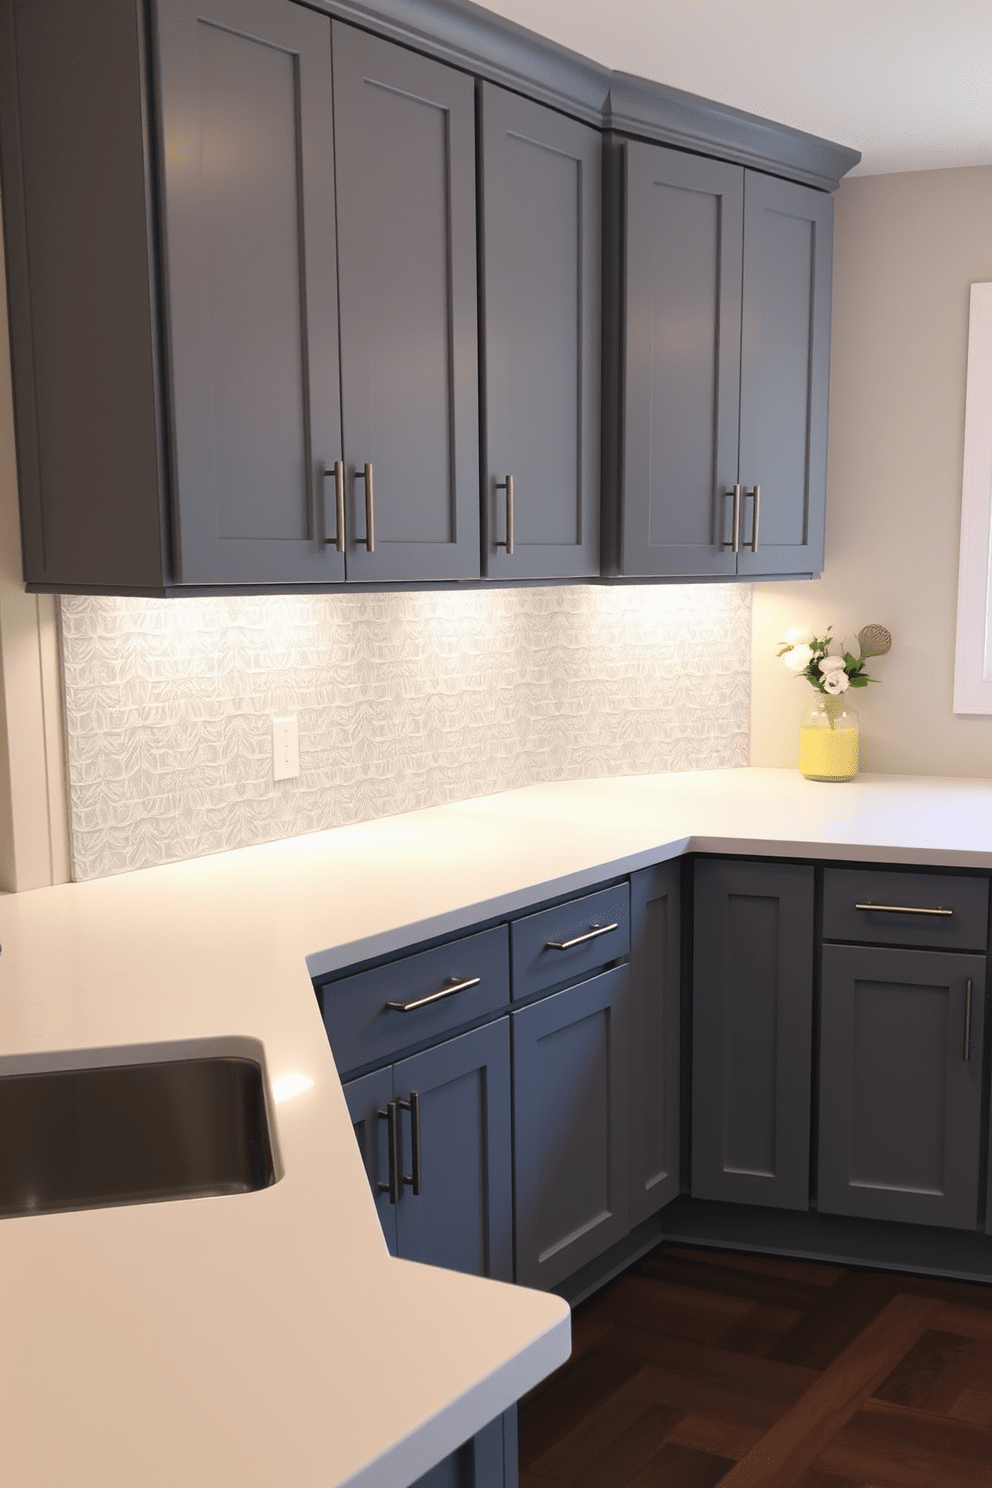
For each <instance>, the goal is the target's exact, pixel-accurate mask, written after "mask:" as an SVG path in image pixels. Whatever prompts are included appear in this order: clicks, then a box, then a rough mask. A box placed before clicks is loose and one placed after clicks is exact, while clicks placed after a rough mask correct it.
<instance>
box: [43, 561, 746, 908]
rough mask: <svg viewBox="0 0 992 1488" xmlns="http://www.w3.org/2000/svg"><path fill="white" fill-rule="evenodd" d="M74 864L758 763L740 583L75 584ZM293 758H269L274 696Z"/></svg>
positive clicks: (66, 653) (68, 631) (106, 867)
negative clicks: (296, 757) (460, 587)
mask: <svg viewBox="0 0 992 1488" xmlns="http://www.w3.org/2000/svg"><path fill="white" fill-rule="evenodd" d="M62 637H63V657H64V668H65V701H66V720H67V725H66V726H67V734H68V756H69V780H70V794H71V815H72V847H73V859H74V873H75V877H76V878H77V879H88V878H98V877H102V876H104V875H106V874H112V873H122V872H124V871H126V870H127V869H131V868H141V867H145V866H148V865H151V864H154V863H164V862H169V861H171V860H174V859H178V858H190V857H196V856H199V855H200V854H203V853H212V852H220V851H222V850H223V849H225V848H231V847H243V846H246V845H248V844H250V843H256V842H267V841H270V840H272V839H273V838H277V837H290V836H295V835H296V834H298V833H301V832H314V831H319V830H321V829H322V828H325V827H333V826H340V825H343V824H345V823H347V822H355V821H365V820H368V819H370V818H372V817H377V816H388V815H392V814H393V813H395V812H401V811H412V810H415V809H416V808H418V807H424V806H436V805H440V804H442V803H443V802H446V801H455V800H463V799H465V798H467V797H470V796H478V795H487V794H489V793H490V792H493V791H501V790H508V789H510V788H512V787H514V786H520V785H528V784H531V783H533V782H537V781H545V780H565V779H583V778H588V777H591V776H598V775H635V774H642V773H646V772H650V771H662V770H689V769H704V768H706V769H712V768H720V767H725V768H727V767H730V766H733V765H742V764H746V763H747V749H748V706H749V681H750V647H751V589H750V586H747V585H732V584H728V585H703V584H699V585H684V586H670V585H657V586H652V587H648V586H645V587H634V586H627V585H623V586H616V587H612V588H606V587H600V586H568V587H560V588H543V589H542V588H538V589H499V590H487V591H483V590H473V591H469V592H464V593H459V592H455V591H444V592H440V591H434V592H430V593H421V594H344V595H318V596H314V595H304V596H285V597H274V596H268V595H266V596H251V597H237V598H229V599H171V600H170V599H116V598H113V599H107V598H94V597H88V596H87V597H77V596H64V597H63V598H62ZM286 713H296V714H297V715H298V717H299V731H300V776H299V779H295V780H284V781H279V782H278V783H274V782H273V780H272V730H271V718H272V715H273V714H286Z"/></svg>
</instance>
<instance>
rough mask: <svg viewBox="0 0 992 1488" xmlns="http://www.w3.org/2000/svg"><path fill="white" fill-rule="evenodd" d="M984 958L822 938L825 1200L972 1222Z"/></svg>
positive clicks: (877, 1215) (942, 1221) (851, 1208)
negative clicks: (835, 942) (836, 942)
mask: <svg viewBox="0 0 992 1488" xmlns="http://www.w3.org/2000/svg"><path fill="white" fill-rule="evenodd" d="M981 887H982V888H984V885H981ZM914 928H915V927H914ZM985 964H986V963H985V957H984V956H977V955H962V954H955V953H953V952H950V951H926V950H916V949H911V950H907V949H896V948H892V947H888V946H885V947H883V946H863V945H861V946H857V945H826V946H824V948H823V993H822V1014H821V1023H820V1121H819V1172H818V1200H817V1202H818V1207H819V1209H820V1210H821V1211H823V1212H825V1213H830V1214H854V1215H861V1216H864V1217H866V1218H873V1219H896V1220H907V1221H911V1222H914V1223H916V1224H925V1225H950V1226H954V1227H956V1228H960V1229H975V1228H977V1225H978V1222H979V1216H978V1197H979V1167H980V1150H981V1125H982V1120H981V1117H982V1074H983V1052H984V1026H985Z"/></svg>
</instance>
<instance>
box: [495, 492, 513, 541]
mask: <svg viewBox="0 0 992 1488" xmlns="http://www.w3.org/2000/svg"><path fill="white" fill-rule="evenodd" d="M496 489H497V491H505V492H506V542H496V543H493V547H494V548H505V549H506V556H507V557H508V558H510V557H512V556H513V476H512V475H508V476H507V477H506V480H505V481H497V482H496Z"/></svg>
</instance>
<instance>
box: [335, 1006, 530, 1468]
mask: <svg viewBox="0 0 992 1488" xmlns="http://www.w3.org/2000/svg"><path fill="white" fill-rule="evenodd" d="M508 1022H509V1020H508V1019H507V1018H505V1017H503V1018H498V1019H497V1020H496V1021H495V1022H494V1023H489V1024H487V1025H485V1026H484V1027H482V1028H476V1029H473V1030H472V1031H471V1032H469V1033H465V1034H461V1035H459V1036H458V1037H455V1038H451V1039H448V1040H446V1041H445V1042H444V1043H441V1044H438V1045H436V1046H435V1047H434V1048H431V1049H426V1050H424V1051H423V1052H422V1053H419V1054H414V1055H412V1056H411V1057H410V1058H409V1059H402V1060H399V1061H398V1062H397V1063H396V1064H394V1065H390V1066H387V1067H386V1068H384V1069H380V1070H375V1071H373V1072H372V1073H371V1074H368V1075H362V1076H360V1077H359V1078H358V1079H356V1080H351V1081H349V1082H348V1083H347V1084H346V1085H345V1086H344V1093H345V1099H346V1101H347V1103H348V1110H349V1112H350V1114H351V1118H352V1122H353V1123H354V1126H355V1134H356V1136H357V1138H358V1142H359V1146H360V1147H361V1149H362V1154H363V1157H364V1160H365V1168H366V1172H367V1173H368V1175H369V1181H370V1184H371V1186H372V1189H373V1192H376V1191H378V1192H377V1198H376V1206H377V1209H378V1212H379V1218H380V1221H381V1223H382V1227H383V1234H384V1235H385V1238H386V1243H387V1245H388V1247H389V1250H390V1252H391V1254H393V1255H399V1256H402V1257H403V1258H405V1259H407V1260H415V1261H426V1262H429V1263H430V1264H432V1265H438V1266H447V1267H449V1268H451V1269H453V1270H456V1271H468V1272H471V1273H472V1274H474V1275H480V1276H492V1277H495V1278H497V1279H498V1280H501V1281H511V1280H512V1279H513V1235H512V1212H513V1202H512V1186H511V1185H512V1180H511V1167H510V1161H511V1159H510V1039H509V1026H508ZM394 1103H395V1104H394ZM391 1107H392V1109H391ZM391 1118H392V1121H393V1123H395V1124H394V1125H393V1132H392V1138H393V1140H392V1142H391V1134H390V1125H391ZM397 1139H398V1140H397ZM391 1167H392V1168H393V1169H394V1171H393V1174H392V1176H393V1185H394V1193H393V1198H395V1199H396V1200H397V1202H392V1201H391V1196H390V1177H391V1172H390V1169H391ZM397 1179H398V1185H397ZM397 1186H398V1192H397V1191H396V1190H397ZM516 1483H517V1450H516V1411H515V1409H513V1410H510V1411H507V1412H506V1413H505V1414H504V1415H503V1416H501V1417H499V1418H497V1419H496V1420H495V1421H492V1422H490V1424H489V1425H488V1426H486V1427H485V1428H484V1429H483V1430H482V1431H480V1432H479V1433H478V1434H477V1435H476V1436H474V1437H473V1438H472V1439H471V1441H468V1442H466V1443H465V1444H464V1445H463V1446H461V1447H459V1448H458V1450H457V1451H456V1452H453V1453H452V1454H451V1455H450V1456H449V1457H446V1458H445V1459H444V1460H443V1461H442V1462H440V1463H438V1465H437V1466H436V1467H435V1468H432V1469H431V1471H430V1472H429V1473H426V1474H425V1475H424V1477H422V1478H420V1479H418V1482H417V1488H516Z"/></svg>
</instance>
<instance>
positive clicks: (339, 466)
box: [324, 460, 344, 553]
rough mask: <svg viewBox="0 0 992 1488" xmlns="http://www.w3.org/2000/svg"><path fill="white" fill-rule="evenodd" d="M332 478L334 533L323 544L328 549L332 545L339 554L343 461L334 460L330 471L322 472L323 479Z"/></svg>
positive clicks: (342, 510) (341, 543) (342, 531)
mask: <svg viewBox="0 0 992 1488" xmlns="http://www.w3.org/2000/svg"><path fill="white" fill-rule="evenodd" d="M331 475H333V477H334V513H335V521H336V526H335V531H334V536H333V537H325V538H324V542H325V543H326V544H327V546H328V547H330V546H331V544H332V543H333V544H334V546H335V547H336V548H337V550H338V552H339V553H343V552H344V461H343V460H335V461H334V465H333V467H332V468H331V469H330V470H325V471H324V479H325V480H327V478H328V476H331Z"/></svg>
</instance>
